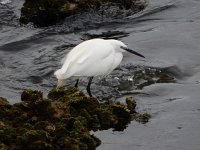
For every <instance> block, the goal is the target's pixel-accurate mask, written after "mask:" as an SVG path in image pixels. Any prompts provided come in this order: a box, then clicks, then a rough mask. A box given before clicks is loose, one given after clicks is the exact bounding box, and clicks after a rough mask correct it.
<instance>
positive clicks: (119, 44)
mask: <svg viewBox="0 0 200 150" xmlns="http://www.w3.org/2000/svg"><path fill="white" fill-rule="evenodd" d="M108 41H109V42H111V44H112V45H113V47H114V48H115V50H116V51H118V52H125V51H127V52H130V53H132V54H134V55H137V56H139V57H143V58H145V57H144V56H143V55H141V54H139V53H138V52H136V51H134V50H132V49H129V48H128V46H127V45H125V44H124V43H123V42H121V41H119V40H108Z"/></svg>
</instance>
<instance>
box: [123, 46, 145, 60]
mask: <svg viewBox="0 0 200 150" xmlns="http://www.w3.org/2000/svg"><path fill="white" fill-rule="evenodd" d="M121 48H122V49H124V50H126V51H128V52H130V53H132V54H135V55H137V56H140V57H143V58H145V57H144V56H143V55H142V54H139V53H138V52H136V51H134V50H132V49H129V48H127V47H124V46H121Z"/></svg>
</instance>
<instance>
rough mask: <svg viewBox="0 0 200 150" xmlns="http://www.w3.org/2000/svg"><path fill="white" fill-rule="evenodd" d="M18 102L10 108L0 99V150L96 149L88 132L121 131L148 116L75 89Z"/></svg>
mask: <svg viewBox="0 0 200 150" xmlns="http://www.w3.org/2000/svg"><path fill="white" fill-rule="evenodd" d="M21 100H22V101H21V102H20V103H17V104H14V105H10V104H9V103H8V101H7V100H6V99H4V98H0V148H1V149H20V150H21V149H22V150H23V149H37V150H40V149H42V150H43V149H48V150H49V149H50V150H51V149H58V150H59V149H67V150H74V149H76V150H79V149H81V150H82V149H85V150H87V149H89V150H93V149H96V147H97V146H99V145H100V144H101V141H100V140H99V139H98V138H96V137H95V136H93V135H91V134H90V132H89V131H91V130H93V131H96V130H104V129H109V128H113V129H114V130H118V131H120V130H124V129H125V128H126V126H127V124H128V123H130V121H132V120H136V121H138V122H141V123H145V122H147V121H148V119H149V118H150V116H149V114H147V113H145V114H139V113H138V112H136V110H135V107H136V102H135V101H134V99H132V98H127V100H126V103H127V105H125V104H122V103H120V102H113V101H107V102H106V103H99V101H98V100H97V99H96V98H94V97H87V96H86V95H84V93H83V92H81V91H79V90H78V89H77V88H69V89H67V90H65V89H60V90H56V89H55V88H54V89H52V90H51V91H50V92H49V94H48V99H45V98H43V94H42V92H41V91H32V90H25V91H24V92H23V93H22V95H21Z"/></svg>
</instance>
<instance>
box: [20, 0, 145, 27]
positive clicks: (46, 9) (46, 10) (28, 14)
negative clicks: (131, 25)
mask: <svg viewBox="0 0 200 150" xmlns="http://www.w3.org/2000/svg"><path fill="white" fill-rule="evenodd" d="M113 6H116V8H117V9H118V10H119V13H120V10H122V9H125V10H127V9H130V10H131V11H132V13H135V12H138V11H140V10H142V9H144V8H145V6H146V3H144V2H143V1H139V0H34V1H33V0H25V3H24V4H23V7H22V8H21V17H20V22H21V23H23V24H27V23H29V22H33V23H34V24H35V25H36V26H38V27H44V26H50V25H54V24H56V23H58V22H60V21H61V20H63V19H64V18H65V17H67V16H71V15H73V14H78V13H81V12H86V11H89V10H91V9H93V10H95V11H96V12H98V10H100V8H101V7H104V8H103V9H102V10H104V9H113ZM115 11H116V10H114V9H113V12H114V13H115Z"/></svg>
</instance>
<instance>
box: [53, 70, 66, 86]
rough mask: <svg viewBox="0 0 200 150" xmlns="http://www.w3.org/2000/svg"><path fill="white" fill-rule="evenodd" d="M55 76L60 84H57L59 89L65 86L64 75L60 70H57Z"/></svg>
mask: <svg viewBox="0 0 200 150" xmlns="http://www.w3.org/2000/svg"><path fill="white" fill-rule="evenodd" d="M54 75H55V76H56V78H57V79H58V82H57V88H60V87H62V86H63V84H64V79H63V78H62V76H63V73H62V70H61V69H59V70H57V71H56V72H55V73H54Z"/></svg>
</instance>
